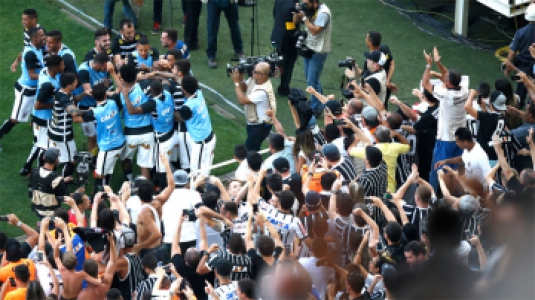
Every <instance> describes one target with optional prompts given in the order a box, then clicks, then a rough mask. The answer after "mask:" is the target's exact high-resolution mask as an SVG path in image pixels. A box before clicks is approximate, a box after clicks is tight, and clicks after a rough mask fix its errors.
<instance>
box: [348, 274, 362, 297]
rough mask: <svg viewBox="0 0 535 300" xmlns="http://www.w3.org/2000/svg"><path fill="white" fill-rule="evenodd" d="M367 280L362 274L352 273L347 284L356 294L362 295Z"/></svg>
mask: <svg viewBox="0 0 535 300" xmlns="http://www.w3.org/2000/svg"><path fill="white" fill-rule="evenodd" d="M364 283H365V278H364V276H363V275H362V274H361V273H360V272H351V273H349V274H348V275H347V284H348V285H349V286H350V287H351V290H353V292H355V293H360V291H362V288H363V287H364Z"/></svg>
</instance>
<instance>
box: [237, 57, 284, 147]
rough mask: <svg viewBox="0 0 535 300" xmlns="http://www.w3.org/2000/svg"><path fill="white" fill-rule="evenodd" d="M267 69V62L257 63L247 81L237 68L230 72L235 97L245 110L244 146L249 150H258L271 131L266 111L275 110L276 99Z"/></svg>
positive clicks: (271, 125)
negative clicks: (245, 134)
mask: <svg viewBox="0 0 535 300" xmlns="http://www.w3.org/2000/svg"><path fill="white" fill-rule="evenodd" d="M269 70H270V68H269V64H268V63H266V62H261V63H258V64H257V65H256V66H255V68H254V70H253V74H252V75H253V76H252V77H251V78H249V80H248V82H247V83H245V81H244V80H243V74H242V73H240V72H239V71H238V70H234V71H233V72H232V74H231V77H232V80H233V81H234V86H235V87H236V88H235V90H236V97H237V98H238V102H239V103H240V104H242V105H243V106H244V110H245V118H246V120H247V140H246V141H245V147H247V149H248V150H249V151H251V150H254V151H258V150H260V146H261V145H262V142H263V141H264V140H265V139H266V137H267V136H268V135H269V133H270V132H271V128H272V127H273V121H272V120H271V118H270V117H268V116H267V114H266V111H268V110H272V111H273V113H276V111H277V101H276V99H275V93H274V92H273V86H272V85H271V80H270V79H269ZM244 92H246V94H244Z"/></svg>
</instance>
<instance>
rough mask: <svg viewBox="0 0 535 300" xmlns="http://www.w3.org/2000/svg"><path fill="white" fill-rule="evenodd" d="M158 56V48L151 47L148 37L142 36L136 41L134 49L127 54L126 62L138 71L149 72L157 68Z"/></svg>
mask: <svg viewBox="0 0 535 300" xmlns="http://www.w3.org/2000/svg"><path fill="white" fill-rule="evenodd" d="M159 58H160V52H158V49H156V48H154V47H151V46H150V42H149V38H147V37H146V36H143V37H141V38H140V39H139V41H138V42H137V45H136V50H135V51H134V52H132V53H130V54H128V56H127V59H126V62H127V64H131V65H134V66H135V67H136V69H138V70H140V71H145V72H151V71H152V69H158V59H159Z"/></svg>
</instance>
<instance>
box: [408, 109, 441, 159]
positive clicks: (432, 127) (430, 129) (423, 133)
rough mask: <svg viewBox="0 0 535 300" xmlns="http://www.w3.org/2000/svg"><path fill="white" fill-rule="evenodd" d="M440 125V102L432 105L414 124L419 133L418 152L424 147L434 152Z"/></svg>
mask: <svg viewBox="0 0 535 300" xmlns="http://www.w3.org/2000/svg"><path fill="white" fill-rule="evenodd" d="M437 126H438V104H437V105H435V106H430V107H429V108H428V109H427V110H426V111H425V112H424V113H423V114H422V116H421V117H420V119H419V120H418V121H416V123H414V125H413V126H412V128H414V130H416V132H417V133H418V146H419V147H417V150H416V151H417V152H418V153H420V151H421V150H422V149H429V150H430V153H433V147H434V145H435V142H436V138H437Z"/></svg>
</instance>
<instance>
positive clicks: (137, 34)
mask: <svg viewBox="0 0 535 300" xmlns="http://www.w3.org/2000/svg"><path fill="white" fill-rule="evenodd" d="M140 37H141V36H140V35H139V33H136V35H134V39H135V40H136V41H137V40H139V38H140Z"/></svg>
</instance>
